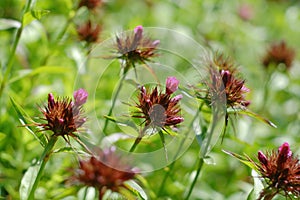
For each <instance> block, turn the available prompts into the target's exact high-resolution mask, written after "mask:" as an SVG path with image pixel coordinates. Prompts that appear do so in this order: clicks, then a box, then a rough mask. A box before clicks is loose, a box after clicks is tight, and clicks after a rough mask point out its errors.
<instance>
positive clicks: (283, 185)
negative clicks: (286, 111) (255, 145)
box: [250, 142, 300, 199]
mask: <svg viewBox="0 0 300 200" xmlns="http://www.w3.org/2000/svg"><path fill="white" fill-rule="evenodd" d="M258 160H259V162H258V163H255V162H254V161H252V160H250V161H251V162H253V163H254V164H255V166H256V167H257V169H258V172H259V174H260V175H261V177H262V178H263V179H264V180H265V182H266V184H267V187H265V189H264V190H263V191H262V192H261V195H260V198H259V199H271V198H272V197H274V196H275V195H276V194H283V195H284V196H286V197H292V196H294V197H297V198H300V162H299V159H298V158H297V157H295V156H294V155H293V154H292V151H291V150H290V146H289V144H288V143H287V142H285V143H283V144H282V145H281V146H280V147H279V149H278V150H277V151H271V152H267V154H266V155H265V154H264V153H263V152H261V151H259V152H258Z"/></svg>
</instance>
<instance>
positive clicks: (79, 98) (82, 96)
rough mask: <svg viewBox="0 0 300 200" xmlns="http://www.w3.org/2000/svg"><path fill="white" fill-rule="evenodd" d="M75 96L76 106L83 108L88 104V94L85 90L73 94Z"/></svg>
mask: <svg viewBox="0 0 300 200" xmlns="http://www.w3.org/2000/svg"><path fill="white" fill-rule="evenodd" d="M73 96H74V100H75V106H81V105H83V104H84V103H85V102H86V100H87V97H88V93H87V91H85V90H84V89H82V88H80V89H78V90H76V91H75V92H74V93H73Z"/></svg>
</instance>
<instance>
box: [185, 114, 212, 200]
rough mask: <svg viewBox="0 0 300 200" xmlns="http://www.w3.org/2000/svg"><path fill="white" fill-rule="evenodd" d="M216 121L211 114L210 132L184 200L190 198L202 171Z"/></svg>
mask: <svg viewBox="0 0 300 200" xmlns="http://www.w3.org/2000/svg"><path fill="white" fill-rule="evenodd" d="M217 121H218V118H217V114H216V113H214V114H213V121H212V126H211V130H210V132H209V134H208V138H207V142H206V144H205V146H204V149H203V151H202V152H201V157H200V159H199V160H198V166H197V172H196V176H195V177H194V180H193V182H192V184H191V186H190V188H189V191H188V194H187V196H186V197H185V200H188V199H189V198H190V196H191V194H192V192H193V189H194V187H195V184H196V182H197V179H198V176H199V174H200V172H201V170H202V166H203V164H204V158H205V156H206V154H207V153H208V147H209V145H210V142H211V139H212V135H213V133H214V129H215V127H216V124H217Z"/></svg>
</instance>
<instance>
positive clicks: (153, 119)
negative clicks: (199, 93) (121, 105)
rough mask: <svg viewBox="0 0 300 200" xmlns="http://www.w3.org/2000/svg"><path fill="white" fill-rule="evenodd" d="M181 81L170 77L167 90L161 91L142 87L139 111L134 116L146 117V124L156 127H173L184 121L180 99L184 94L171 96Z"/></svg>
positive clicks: (138, 104)
mask: <svg viewBox="0 0 300 200" xmlns="http://www.w3.org/2000/svg"><path fill="white" fill-rule="evenodd" d="M178 84H179V81H178V80H177V79H176V78H175V77H168V78H167V80H166V92H165V93H163V92H159V90H158V88H157V87H155V88H154V89H153V90H149V89H146V88H145V87H144V86H142V87H141V90H140V95H139V102H138V103H137V104H136V107H137V108H138V109H139V111H138V112H135V114H134V115H133V116H132V117H136V118H143V119H145V121H144V122H145V125H146V127H148V126H154V127H160V128H163V129H164V128H165V127H173V126H176V125H178V124H179V123H181V122H183V120H184V118H183V117H182V116H180V114H179V113H180V110H181V109H180V106H179V105H178V103H179V101H180V100H181V99H182V95H181V94H179V95H177V96H175V97H171V94H172V93H174V92H175V91H176V90H177V89H178Z"/></svg>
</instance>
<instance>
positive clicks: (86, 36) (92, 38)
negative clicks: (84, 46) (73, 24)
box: [77, 20, 101, 43]
mask: <svg viewBox="0 0 300 200" xmlns="http://www.w3.org/2000/svg"><path fill="white" fill-rule="evenodd" d="M100 31H101V27H100V26H99V25H98V24H97V25H92V22H91V21H90V20H89V21H88V22H87V23H85V24H83V25H81V26H79V27H78V28H77V33H78V37H79V40H81V41H86V42H87V43H94V42H97V41H98V38H99V33H100Z"/></svg>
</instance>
